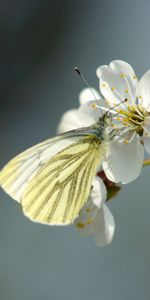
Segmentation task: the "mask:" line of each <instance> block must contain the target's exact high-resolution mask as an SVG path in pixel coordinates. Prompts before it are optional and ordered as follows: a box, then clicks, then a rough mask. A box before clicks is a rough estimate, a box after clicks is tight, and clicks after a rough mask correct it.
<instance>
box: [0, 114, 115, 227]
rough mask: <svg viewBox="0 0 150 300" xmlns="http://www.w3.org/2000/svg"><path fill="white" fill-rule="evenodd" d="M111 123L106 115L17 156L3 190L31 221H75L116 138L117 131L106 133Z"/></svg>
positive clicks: (0, 177)
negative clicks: (111, 143) (91, 123)
mask: <svg viewBox="0 0 150 300" xmlns="http://www.w3.org/2000/svg"><path fill="white" fill-rule="evenodd" d="M110 123H111V115H110V114H108V113H106V114H104V115H103V117H101V118H100V119H99V120H98V122H97V123H96V124H94V125H92V126H90V127H87V128H81V129H76V130H73V131H70V132H66V133H63V134H61V135H58V136H57V137H55V138H52V139H48V140H46V141H45V142H43V143H40V144H38V145H36V146H34V147H32V148H30V149H28V150H26V151H24V152H23V153H21V154H19V155H18V156H16V157H15V158H13V159H12V160H11V161H10V162H9V163H8V164H6V166H5V167H4V168H3V169H2V171H1V172H0V184H1V186H2V188H3V189H4V190H5V191H6V193H8V194H9V195H10V196H11V197H12V198H13V199H15V200H17V201H18V202H20V203H21V205H22V209H23V212H24V214H25V215H26V216H27V217H28V218H30V219H31V220H33V221H36V222H40V223H45V224H51V225H52V224H54V225H60V224H62V225H63V224H69V223H73V221H74V219H75V218H76V217H77V216H78V215H79V212H80V210H81V208H82V207H83V205H84V204H85V202H86V201H87V199H88V196H89V194H90V189H91V183H92V179H93V177H94V176H95V174H96V171H97V167H98V166H99V165H100V164H101V163H102V161H103V159H104V158H105V157H106V154H107V151H108V149H109V142H110V140H111V139H112V138H113V137H114V130H111V131H110V132H108V126H109V125H110Z"/></svg>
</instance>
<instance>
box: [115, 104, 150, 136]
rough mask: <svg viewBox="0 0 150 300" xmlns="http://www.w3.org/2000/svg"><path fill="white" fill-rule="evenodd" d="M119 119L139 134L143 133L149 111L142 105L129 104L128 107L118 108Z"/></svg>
mask: <svg viewBox="0 0 150 300" xmlns="http://www.w3.org/2000/svg"><path fill="white" fill-rule="evenodd" d="M116 111H117V113H118V115H119V116H118V117H117V120H118V121H120V122H121V123H122V124H123V126H124V127H128V129H129V130H134V131H136V132H137V133H138V134H139V135H142V134H143V124H144V120H145V118H146V117H147V116H148V112H147V111H146V110H145V109H144V108H143V107H142V106H141V105H127V109H117V110H116Z"/></svg>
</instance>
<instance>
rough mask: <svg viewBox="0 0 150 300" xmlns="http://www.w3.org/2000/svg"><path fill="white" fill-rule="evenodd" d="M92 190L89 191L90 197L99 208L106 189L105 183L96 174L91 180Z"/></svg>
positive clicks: (105, 195) (104, 198) (103, 199)
mask: <svg viewBox="0 0 150 300" xmlns="http://www.w3.org/2000/svg"><path fill="white" fill-rule="evenodd" d="M92 186H93V188H92V191H91V199H92V202H93V204H94V205H95V206H97V207H98V208H100V207H101V206H102V204H103V203H104V201H105V200H106V197H107V190H106V187H105V184H104V183H103V181H102V179H101V178H99V177H98V176H95V177H94V179H93V181H92Z"/></svg>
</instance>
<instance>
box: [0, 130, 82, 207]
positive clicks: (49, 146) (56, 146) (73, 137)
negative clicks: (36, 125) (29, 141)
mask: <svg viewBox="0 0 150 300" xmlns="http://www.w3.org/2000/svg"><path fill="white" fill-rule="evenodd" d="M84 134H87V133H86V129H83V130H82V129H81V130H80V131H79V132H78V130H75V131H72V132H68V133H65V134H62V135H59V136H57V137H55V138H52V139H48V140H46V141H44V142H42V143H40V144H38V145H36V146H34V147H31V148H30V149H28V150H26V151H24V152H22V153H21V154H19V155H18V156H16V157H15V158H13V159H12V160H11V161H10V162H8V163H7V164H6V166H5V167H4V168H3V169H2V170H1V172H0V185H1V187H2V188H3V189H4V190H5V192H6V193H7V194H9V195H10V196H11V197H12V198H13V199H15V200H16V201H18V202H20V200H21V197H22V194H23V192H24V191H25V189H26V187H27V185H28V183H29V182H30V180H31V179H32V178H33V177H34V176H35V174H36V173H37V172H38V170H39V169H40V168H41V167H42V166H43V165H44V164H45V163H46V162H47V161H48V160H49V159H50V157H52V156H54V155H55V154H56V153H58V152H59V151H60V150H62V149H64V148H66V147H67V146H68V145H71V144H72V143H75V142H76V141H78V140H79V139H80V135H81V137H82V136H84Z"/></svg>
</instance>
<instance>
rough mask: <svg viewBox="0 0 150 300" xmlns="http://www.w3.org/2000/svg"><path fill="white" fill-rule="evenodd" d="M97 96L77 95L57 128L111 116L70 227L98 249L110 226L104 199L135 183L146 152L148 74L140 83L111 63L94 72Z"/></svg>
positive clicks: (149, 144)
mask: <svg viewBox="0 0 150 300" xmlns="http://www.w3.org/2000/svg"><path fill="white" fill-rule="evenodd" d="M97 76H98V78H99V88H100V92H98V91H96V90H95V89H94V88H92V87H89V88H85V89H84V90H83V91H81V93H80V95H79V108H78V109H72V110H70V111H67V112H66V113H65V114H64V115H63V117H62V119H61V121H60V124H59V127H58V132H59V133H62V132H65V131H69V130H72V129H76V128H81V127H82V128H83V127H87V126H90V125H92V124H93V123H95V122H97V121H98V119H99V118H100V117H101V116H102V113H104V112H107V111H110V112H111V114H112V122H111V127H112V130H113V129H114V130H115V132H118V134H116V135H115V137H114V138H113V139H112V141H111V142H110V145H109V153H108V155H107V157H106V158H105V159H104V160H103V162H102V166H101V167H100V169H98V170H97V175H96V176H95V177H94V179H93V182H92V189H91V194H90V196H89V199H88V201H87V202H86V204H85V206H84V207H83V208H82V210H81V211H80V214H79V217H78V218H77V219H76V220H75V222H74V225H75V226H76V227H77V229H78V231H79V232H80V233H81V234H82V235H93V236H94V239H95V242H96V244H97V245H98V246H105V245H107V244H109V243H110V242H111V241H112V239H113V236H114V231H115V222H114V218H113V215H112V213H111V211H110V209H109V208H108V206H107V204H106V203H107V201H108V200H109V199H110V197H112V196H113V197H114V196H115V195H116V193H117V192H118V191H119V190H120V184H127V183H129V182H131V181H133V180H135V179H136V178H137V177H138V176H139V174H140V172H141V169H142V166H143V161H144V150H145V151H146V152H147V153H149V154H150V70H148V71H147V72H146V73H145V74H144V75H143V76H142V78H141V79H140V80H138V79H137V76H136V74H135V72H134V70H133V68H132V67H131V66H130V65H129V64H128V63H126V62H124V61H121V60H115V61H113V62H111V63H110V64H109V65H108V66H107V65H104V66H100V67H98V69H97Z"/></svg>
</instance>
